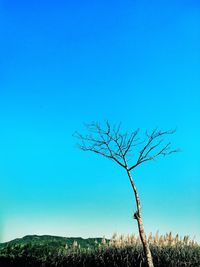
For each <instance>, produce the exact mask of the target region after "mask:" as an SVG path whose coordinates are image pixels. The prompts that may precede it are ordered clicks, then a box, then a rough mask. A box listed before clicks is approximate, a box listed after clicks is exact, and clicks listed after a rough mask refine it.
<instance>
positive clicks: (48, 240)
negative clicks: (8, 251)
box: [0, 235, 102, 249]
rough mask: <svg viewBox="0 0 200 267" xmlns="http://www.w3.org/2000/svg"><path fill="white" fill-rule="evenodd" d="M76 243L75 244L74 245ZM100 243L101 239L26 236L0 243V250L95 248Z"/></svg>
mask: <svg viewBox="0 0 200 267" xmlns="http://www.w3.org/2000/svg"><path fill="white" fill-rule="evenodd" d="M76 242H77V243H76ZM101 242H102V238H87V239H84V238H81V237H61V236H51V235H41V236H39V235H27V236H24V237H23V238H17V239H14V240H12V241H9V242H5V243H0V249H3V248H6V247H15V246H26V245H30V246H34V247H37V246H48V248H51V247H57V248H58V247H65V246H66V245H67V246H68V247H72V246H73V244H76V245H80V246H81V247H82V248H88V247H95V246H96V245H98V244H99V243H101Z"/></svg>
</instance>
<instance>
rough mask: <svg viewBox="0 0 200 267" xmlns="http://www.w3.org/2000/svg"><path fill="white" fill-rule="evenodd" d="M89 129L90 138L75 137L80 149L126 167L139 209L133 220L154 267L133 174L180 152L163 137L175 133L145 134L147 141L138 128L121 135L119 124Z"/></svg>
mask: <svg viewBox="0 0 200 267" xmlns="http://www.w3.org/2000/svg"><path fill="white" fill-rule="evenodd" d="M86 128H87V130H88V131H89V134H88V135H81V134H80V133H77V132H76V133H75V136H76V137H77V138H79V140H80V143H79V148H80V149H81V150H83V151H92V152H94V153H96V154H100V155H102V156H104V157H106V158H108V159H111V160H113V161H115V162H116V163H117V164H118V165H120V166H121V167H122V168H124V170H125V171H126V174H127V175H128V178H129V180H130V183H131V186H132V189H133V192H134V196H135V201H136V206H137V209H136V211H135V213H134V216H133V217H134V219H136V221H137V224H138V230H139V235H140V239H141V242H142V245H143V250H144V255H145V259H146V262H147V265H148V267H153V266H154V265H153V260H152V255H151V251H150V248H149V244H148V241H147V237H146V234H145V231H144V225H143V220H142V213H141V204H140V198H139V195H138V191H137V188H136V185H135V182H134V180H133V177H132V174H131V173H132V171H133V170H134V169H135V168H136V167H137V166H139V165H140V164H142V163H144V162H146V161H150V160H154V159H155V158H157V157H159V156H166V155H169V154H171V153H173V152H177V150H172V149H171V143H166V144H165V143H164V139H163V137H164V136H166V135H170V134H173V133H174V132H175V131H174V130H169V131H160V130H158V129H154V130H153V131H152V132H151V133H148V132H146V133H145V139H144V140H141V139H140V138H139V137H138V133H139V129H138V130H136V131H133V132H131V133H127V132H126V133H122V132H121V125H120V124H119V125H118V126H111V125H110V123H109V122H108V121H107V122H106V125H105V127H103V128H102V127H101V125H100V124H99V123H97V122H93V123H91V124H86ZM131 162H132V163H131Z"/></svg>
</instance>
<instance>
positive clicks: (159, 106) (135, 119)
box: [0, 0, 200, 241]
mask: <svg viewBox="0 0 200 267" xmlns="http://www.w3.org/2000/svg"><path fill="white" fill-rule="evenodd" d="M0 51H1V53H0V127H1V128H0V181H1V193H0V239H1V241H6V240H10V239H13V238H16V237H21V236H23V235H26V234H55V235H63V236H83V237H88V236H103V235H105V236H108V237H110V236H111V235H112V233H113V232H115V231H117V232H118V233H132V232H133V233H137V225H136V223H135V222H134V221H133V219H132V214H133V211H134V207H135V204H134V200H133V194H132V191H131V188H130V185H129V181H128V179H127V177H126V176H125V173H124V172H123V170H121V169H120V167H118V166H116V165H115V164H114V163H112V162H111V161H109V160H107V159H104V158H101V157H100V156H99V157H98V156H96V155H93V154H89V153H88V154H87V153H84V152H82V151H79V150H78V149H77V148H76V145H75V144H76V140H74V138H73V137H72V134H73V132H74V131H76V130H79V131H82V130H83V125H82V123H83V122H90V121H92V120H98V121H103V120H105V119H109V120H110V121H111V122H113V123H116V122H120V121H121V122H122V126H123V128H124V129H125V130H128V131H130V130H132V129H136V128H138V127H140V128H141V132H143V131H145V130H146V129H150V130H151V129H153V128H154V127H160V128H161V129H168V128H174V127H175V128H177V133H176V134H175V135H174V136H171V141H172V142H173V144H174V147H180V148H181V149H182V152H181V153H178V154H173V155H171V156H170V157H167V158H164V159H160V160H157V161H156V162H150V163H148V164H145V165H143V166H141V167H140V168H138V169H137V170H136V172H135V181H136V184H137V187H138V190H139V193H140V196H141V201H142V206H143V214H144V223H145V226H146V229H147V232H150V231H153V232H155V231H156V230H159V231H160V233H165V232H169V231H172V232H173V233H174V234H176V233H179V234H181V235H183V234H189V235H191V237H193V236H194V235H195V236H196V239H198V240H200V232H199V229H200V208H199V207H200V194H199V188H200V157H199V155H200V142H199V136H200V125H199V115H200V107H199V102H200V4H199V1H197V0H196V1H193V0H190V1H135V0H129V1H128V0H127V1H118V0H117V1H116V0H115V1H102V0H101V1H59V0H58V1H37V0H36V1H25V0H24V1H23V0H19V1H14V0H12V1H11V0H6V1H4V0H0Z"/></svg>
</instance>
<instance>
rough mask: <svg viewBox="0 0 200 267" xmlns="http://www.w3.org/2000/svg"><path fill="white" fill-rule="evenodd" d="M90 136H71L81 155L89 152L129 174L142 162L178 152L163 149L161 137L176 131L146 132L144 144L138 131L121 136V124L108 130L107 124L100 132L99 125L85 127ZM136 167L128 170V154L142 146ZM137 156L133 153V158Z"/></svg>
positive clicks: (92, 124)
mask: <svg viewBox="0 0 200 267" xmlns="http://www.w3.org/2000/svg"><path fill="white" fill-rule="evenodd" d="M85 127H86V129H87V131H88V132H89V135H88V134H87V135H85V136H84V135H81V134H79V133H78V132H76V133H75V134H74V136H75V137H76V138H78V139H79V140H80V144H79V148H80V149H81V150H83V151H91V152H94V153H96V154H100V155H102V156H104V157H106V158H109V159H112V160H114V161H115V162H116V163H118V164H119V165H120V166H121V167H123V168H125V169H127V170H129V171H131V170H132V169H134V168H135V167H137V166H138V165H140V164H141V163H143V162H146V161H149V160H153V159H155V158H156V157H158V156H160V155H163V156H166V155H169V154H171V153H174V152H177V151H178V150H171V148H170V143H168V144H166V145H162V144H163V141H164V139H163V138H162V139H160V137H163V136H164V135H169V134H173V133H174V132H175V131H174V130H170V131H159V130H157V129H154V130H153V131H152V132H151V133H150V134H149V133H148V132H146V140H142V141H140V140H141V139H140V138H139V137H138V133H139V129H137V130H135V131H133V132H131V133H130V134H129V133H127V132H126V133H122V132H121V124H119V125H115V126H111V125H110V123H109V122H108V121H106V123H105V128H103V127H102V126H101V125H100V124H99V123H98V122H92V123H90V124H85ZM141 145H143V146H142V147H141V149H140V151H139V155H138V157H137V160H136V163H135V164H133V165H132V166H131V167H128V161H129V158H130V156H131V155H130V152H132V151H134V148H135V147H136V146H141ZM135 154H136V151H135V153H134V155H135Z"/></svg>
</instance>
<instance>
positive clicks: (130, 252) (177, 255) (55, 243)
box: [0, 233, 200, 267]
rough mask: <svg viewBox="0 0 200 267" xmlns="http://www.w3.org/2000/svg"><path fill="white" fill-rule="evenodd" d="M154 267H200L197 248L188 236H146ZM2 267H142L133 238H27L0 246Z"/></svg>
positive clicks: (138, 248) (138, 247)
mask: <svg viewBox="0 0 200 267" xmlns="http://www.w3.org/2000/svg"><path fill="white" fill-rule="evenodd" d="M149 242H150V247H151V251H152V255H153V259H154V265H155V267H200V246H199V245H198V244H197V243H196V242H194V241H193V240H190V239H189V237H187V236H186V237H184V238H180V237H179V236H178V235H177V236H175V237H173V236H172V235H171V233H170V234H167V235H165V236H159V235H158V234H156V235H155V236H154V237H153V236H152V235H150V236H149ZM0 266H1V267H13V266H16V267H18V266H19V267H26V266H27V267H53V266H57V267H64V266H66V267H81V266H84V267H96V266H99V267H100V266H108V267H125V266H126V267H129V266H132V267H144V266H145V262H144V257H143V252H142V247H141V244H140V241H139V239H138V238H137V237H135V236H134V235H133V236H117V235H114V236H113V238H112V239H111V240H108V239H104V238H89V239H83V238H66V237H55V236H36V235H34V236H26V237H24V238H21V239H15V240H13V241H10V242H7V243H2V244H0Z"/></svg>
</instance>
